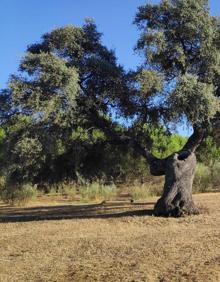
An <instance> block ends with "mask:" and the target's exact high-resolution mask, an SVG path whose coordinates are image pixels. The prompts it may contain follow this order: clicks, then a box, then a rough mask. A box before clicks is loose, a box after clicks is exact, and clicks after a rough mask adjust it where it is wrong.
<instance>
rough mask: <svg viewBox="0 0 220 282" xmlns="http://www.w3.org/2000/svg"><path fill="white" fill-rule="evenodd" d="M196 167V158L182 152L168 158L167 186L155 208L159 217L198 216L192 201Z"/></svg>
mask: <svg viewBox="0 0 220 282" xmlns="http://www.w3.org/2000/svg"><path fill="white" fill-rule="evenodd" d="M195 167H196V156H195V154H194V153H190V152H189V151H181V152H179V153H175V154H173V155H171V156H170V157H168V158H167V160H166V169H165V184H164V191H163V195H162V197H161V198H160V199H159V200H158V202H157V203H156V205H155V207H154V214H155V215H157V216H175V217H179V216H182V215H184V214H198V213H199V210H198V209H197V208H196V207H195V205H194V202H193V199H192V184H193V178H194V172H195Z"/></svg>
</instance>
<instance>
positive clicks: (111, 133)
mask: <svg viewBox="0 0 220 282" xmlns="http://www.w3.org/2000/svg"><path fill="white" fill-rule="evenodd" d="M90 113H91V116H90V117H91V120H92V121H93V123H94V124H95V125H96V126H97V127H98V128H100V129H101V130H103V132H104V133H105V134H106V135H107V136H108V137H110V139H111V140H112V141H113V142H114V143H115V144H117V145H126V146H131V147H132V148H133V149H134V150H135V151H136V152H137V153H138V154H140V155H141V156H143V157H144V158H145V159H146V160H147V162H148V164H149V167H150V172H151V174H152V175H154V176H160V175H164V174H165V167H166V160H167V159H166V158H165V159H158V158H156V157H155V156H153V155H152V154H151V152H150V151H149V150H148V149H147V148H145V147H143V146H142V145H141V144H140V143H138V142H137V140H135V139H134V138H133V137H131V136H127V135H125V134H123V135H120V134H119V133H117V132H116V130H115V128H114V124H113V123H112V122H111V121H109V120H107V119H106V118H105V117H102V116H100V115H99V113H98V112H97V111H96V110H94V109H90Z"/></svg>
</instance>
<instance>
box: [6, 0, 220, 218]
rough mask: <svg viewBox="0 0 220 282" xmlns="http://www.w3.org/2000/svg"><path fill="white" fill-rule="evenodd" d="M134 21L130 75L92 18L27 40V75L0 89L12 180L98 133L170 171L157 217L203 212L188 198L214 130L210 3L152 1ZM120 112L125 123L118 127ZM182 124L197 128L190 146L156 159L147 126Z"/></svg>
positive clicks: (219, 46)
mask: <svg viewBox="0 0 220 282" xmlns="http://www.w3.org/2000/svg"><path fill="white" fill-rule="evenodd" d="M135 23H136V24H137V25H138V27H139V28H140V30H141V36H140V38H139V40H138V43H137V47H136V49H137V51H138V52H140V53H141V54H142V58H143V59H144V62H143V64H142V65H141V66H140V67H139V68H138V69H137V70H136V71H130V72H128V73H126V72H125V71H124V70H123V68H122V67H121V66H120V65H118V64H117V61H116V57H115V54H114V52H113V51H111V50H108V49H107V48H106V47H105V46H103V44H102V42H101V34H100V33H99V32H98V31H97V29H96V26H95V24H94V23H93V22H92V21H87V23H86V24H85V25H84V26H83V27H82V28H80V27H75V26H67V27H63V28H58V29H55V30H53V31H52V32H50V33H47V34H45V35H43V37H42V41H41V42H39V43H37V44H33V45H31V46H29V48H28V50H27V53H26V55H25V56H24V58H23V60H22V61H21V64H20V71H21V74H19V75H16V76H12V78H11V79H10V83H9V88H8V89H7V90H5V91H3V92H2V97H4V98H3V99H2V100H3V101H4V105H5V104H6V105H7V107H6V106H5V109H7V110H5V112H6V114H4V119H6V120H7V126H8V150H9V151H10V152H11V153H10V154H9V156H10V158H9V163H10V165H11V168H10V170H11V177H12V178H14V179H16V178H18V177H17V175H21V174H22V173H23V174H25V173H26V172H27V171H31V173H32V174H35V173H36V174H37V172H38V166H40V165H41V164H42V163H52V162H51V159H53V156H54V154H53V153H52V152H54V151H56V150H58V151H59V150H60V151H61V153H60V154H61V155H62V150H63V151H65V154H66V153H68V152H69V151H71V150H72V148H73V146H75V148H76V150H75V158H77V153H78V154H79V153H80V146H82V139H80V141H81V144H80V146H79V144H78V143H77V142H76V140H75V139H74V138H73V132H77V130H79V128H80V132H81V133H85V132H87V133H88V134H90V133H92V132H93V130H94V129H96V130H97V129H98V130H100V131H101V132H102V133H103V134H104V135H105V138H106V140H107V141H108V142H109V143H111V144H118V145H123V146H128V147H132V149H133V150H135V151H136V152H138V153H139V154H140V155H142V156H143V157H144V158H145V159H146V161H147V162H148V163H149V166H150V171H151V173H152V174H153V175H156V176H158V175H165V185H164V192H163V195H162V197H161V198H160V200H159V201H158V202H157V204H156V205H155V210H154V212H155V214H156V215H166V216H169V215H171V216H181V215H182V214H194V213H198V209H197V208H196V207H195V205H194V203H193V200H192V183H193V176H194V170H195V166H196V157H195V151H196V149H197V148H198V146H199V145H200V144H201V142H202V141H203V139H204V137H205V135H207V134H208V133H210V132H212V133H213V132H214V131H215V129H216V127H217V125H216V124H217V120H218V115H219V110H220V104H219V95H220V86H219V84H220V29H219V24H218V21H217V19H216V18H214V17H212V16H210V14H209V9H208V3H207V1H205V0H163V1H161V2H160V4H158V5H151V4H147V5H145V6H142V7H140V8H139V10H138V13H137V15H136V18H135ZM128 32H129V31H128ZM5 112H4V113H5ZM118 116H120V117H121V118H119V119H118V118H116V117H118ZM122 118H126V119H128V120H129V126H122V127H120V126H119V124H120V123H122V120H123V119H122ZM180 122H187V123H188V124H189V125H191V126H192V128H193V130H194V132H193V134H192V136H190V137H189V139H188V141H187V143H186V144H185V145H184V146H183V148H182V149H181V150H180V151H178V152H174V153H173V154H172V155H170V156H168V157H166V158H165V159H158V158H156V157H155V156H153V155H152V153H151V152H150V148H151V145H152V142H151V141H152V140H151V139H150V134H148V132H150V128H151V127H153V126H155V125H158V124H162V125H163V126H167V128H169V127H170V126H171V125H173V124H179V123H180ZM148 129H149V130H148ZM91 138H92V134H91ZM76 144H78V145H76ZM83 145H85V144H83ZM28 177H29V176H27V178H28Z"/></svg>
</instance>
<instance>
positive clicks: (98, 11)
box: [0, 0, 220, 88]
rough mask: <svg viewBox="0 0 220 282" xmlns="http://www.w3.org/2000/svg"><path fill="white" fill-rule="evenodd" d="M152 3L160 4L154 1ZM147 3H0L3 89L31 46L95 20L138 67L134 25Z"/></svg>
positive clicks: (122, 56)
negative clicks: (55, 30) (59, 30)
mask: <svg viewBox="0 0 220 282" xmlns="http://www.w3.org/2000/svg"><path fill="white" fill-rule="evenodd" d="M150 2H151V3H155V2H158V1H157V0H151V1H150ZM218 2H219V0H211V1H210V7H211V13H212V14H214V15H220V5H219V4H218ZM145 3H146V0H110V1H107V0H105V1H104V0H37V1H36V0H0V10H1V17H0V38H1V42H2V44H0V66H1V67H0V88H3V87H5V85H6V82H7V80H8V77H9V75H10V74H12V73H14V72H16V70H17V68H18V64H19V61H20V59H21V57H22V55H23V54H24V52H25V50H26V47H27V45H28V44H31V43H34V42H36V41H38V40H40V36H41V35H42V34H43V33H45V32H47V31H50V30H51V29H53V28H56V27H58V26H63V25H66V24H76V25H82V23H83V21H84V19H85V18H86V17H91V18H94V20H95V21H96V23H97V25H98V29H99V30H100V31H101V32H103V34H104V36H103V42H104V43H105V44H106V45H107V46H108V47H110V48H113V49H115V51H116V54H117V57H118V61H119V62H120V63H121V64H122V65H124V66H125V67H126V68H132V67H136V66H137V65H138V63H139V61H140V58H139V57H138V56H137V54H136V55H135V54H134V52H133V47H134V45H135V43H136V40H137V37H138V31H137V28H136V27H135V26H134V25H133V24H132V21H133V19H134V16H135V13H136V11H137V7H138V6H140V5H142V4H145Z"/></svg>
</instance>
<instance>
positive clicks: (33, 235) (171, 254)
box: [0, 193, 220, 282]
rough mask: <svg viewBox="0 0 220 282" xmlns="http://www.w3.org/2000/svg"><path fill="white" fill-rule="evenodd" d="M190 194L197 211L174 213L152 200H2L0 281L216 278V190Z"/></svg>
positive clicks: (219, 228) (219, 222) (219, 226)
mask: <svg viewBox="0 0 220 282" xmlns="http://www.w3.org/2000/svg"><path fill="white" fill-rule="evenodd" d="M194 198H195V201H196V203H197V204H198V205H199V206H201V207H204V208H205V209H204V212H203V214H201V215H198V216H192V217H185V218H179V219H175V218H156V217H154V216H151V215H150V214H151V211H150V209H151V208H152V205H151V204H150V203H149V204H148V205H141V204H140V205H132V204H129V203H128V204H125V203H124V204H122V203H116V204H114V205H113V204H105V205H88V206H71V205H63V206H54V207H53V206H48V207H36V208H23V209H22V208H7V207H4V206H2V207H1V208H0V221H3V220H4V222H1V223H0V281H4V282H6V281H9V282H14V281H38V282H39V281H50V282H51V281H54V282H55V281H77V282H78V281H107V282H111V281H114V282H116V281H137V282H139V281H149V282H153V281H158V282H171V281H175V282H176V281H187V282H189V281H194V282H196V281H204V282H206V281H213V282H217V281H220V193H218V194H201V195H196V196H195V197H194ZM146 209H147V210H148V211H147V212H144V211H143V210H146ZM144 214H145V215H144ZM62 218H66V219H62ZM33 219H38V221H34V220H33ZM43 219H47V220H43ZM49 219H50V220H49ZM51 219H53V220H51ZM55 219H56V220H55ZM61 219H62V220H61Z"/></svg>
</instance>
